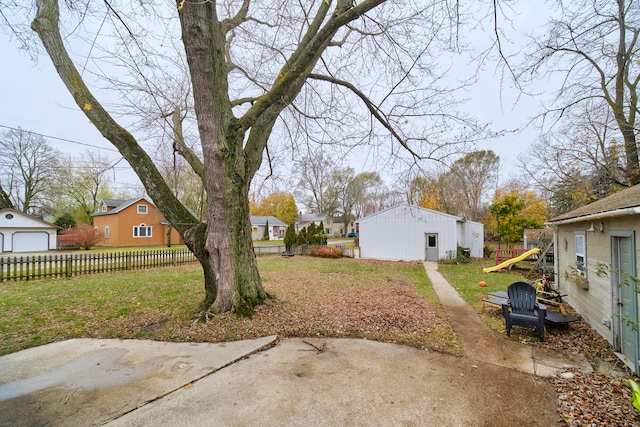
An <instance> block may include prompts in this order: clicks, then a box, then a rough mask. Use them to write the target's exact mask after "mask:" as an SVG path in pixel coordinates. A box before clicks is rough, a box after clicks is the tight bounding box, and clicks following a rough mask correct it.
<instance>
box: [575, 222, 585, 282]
mask: <svg viewBox="0 0 640 427" xmlns="http://www.w3.org/2000/svg"><path fill="white" fill-rule="evenodd" d="M575 240H576V273H578V274H579V275H580V276H582V277H585V276H586V275H587V248H586V245H585V240H586V239H585V234H584V232H583V231H581V232H577V233H576V234H575Z"/></svg>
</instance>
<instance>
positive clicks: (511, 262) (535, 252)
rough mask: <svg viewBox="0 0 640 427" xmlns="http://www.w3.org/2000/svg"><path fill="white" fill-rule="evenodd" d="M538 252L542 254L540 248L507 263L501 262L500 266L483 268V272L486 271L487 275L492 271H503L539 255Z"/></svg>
mask: <svg viewBox="0 0 640 427" xmlns="http://www.w3.org/2000/svg"><path fill="white" fill-rule="evenodd" d="M538 252H540V248H534V249H531V250H530V251H527V252H525V253H523V254H522V255H520V256H517V257H515V258H511V259H508V260H506V261H505V262H501V263H500V264H498V265H496V266H495V267H487V268H483V269H482V271H484V272H485V273H490V272H492V271H496V270H501V269H503V268H505V267H508V266H510V265H511V264H515V263H516V262H518V261H522V260H525V259H527V258H529V257H530V256H531V255H533V254H537V253H538Z"/></svg>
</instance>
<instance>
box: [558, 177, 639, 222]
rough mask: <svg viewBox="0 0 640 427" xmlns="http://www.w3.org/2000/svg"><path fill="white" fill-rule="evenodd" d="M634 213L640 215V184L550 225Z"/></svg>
mask: <svg viewBox="0 0 640 427" xmlns="http://www.w3.org/2000/svg"><path fill="white" fill-rule="evenodd" d="M633 213H637V214H640V184H638V185H635V186H633V187H630V188H627V189H625V190H622V191H619V192H618V193H615V194H612V195H610V196H608V197H605V198H604V199H600V200H596V201H595V202H593V203H589V204H588V205H585V206H582V207H579V208H578V209H574V210H572V211H571V212H567V213H565V214H562V215H560V216H558V217H556V218H553V219H550V220H549V221H548V223H552V224H554V223H555V224H557V223H563V222H571V221H572V220H581V219H589V218H598V217H602V216H615V215H625V214H633Z"/></svg>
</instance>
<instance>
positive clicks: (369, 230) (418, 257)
mask: <svg viewBox="0 0 640 427" xmlns="http://www.w3.org/2000/svg"><path fill="white" fill-rule="evenodd" d="M358 226H359V233H358V237H359V239H360V256H361V257H362V258H375V259H391V260H405V261H424V260H427V261H437V260H439V259H444V258H449V257H453V258H455V256H456V253H457V247H458V246H460V247H461V248H463V249H465V250H467V251H469V253H470V255H471V256H472V257H476V258H482V256H483V247H484V225H483V224H480V223H478V222H473V221H467V220H465V219H463V218H460V217H457V216H454V215H449V214H445V213H442V212H436V211H432V210H430V209H425V208H421V207H419V206H412V205H409V204H406V203H403V204H400V205H396V206H394V207H391V208H388V209H385V210H382V211H380V212H376V213H375V214H373V215H370V216H368V217H365V218H362V219H361V220H359V221H358Z"/></svg>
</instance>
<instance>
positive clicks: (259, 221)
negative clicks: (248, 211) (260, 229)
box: [251, 215, 287, 227]
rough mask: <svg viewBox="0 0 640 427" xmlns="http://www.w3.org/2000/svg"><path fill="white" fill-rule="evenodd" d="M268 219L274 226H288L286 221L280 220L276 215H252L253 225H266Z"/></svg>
mask: <svg viewBox="0 0 640 427" xmlns="http://www.w3.org/2000/svg"><path fill="white" fill-rule="evenodd" d="M267 221H269V225H270V226H272V227H273V226H274V225H278V226H281V227H286V226H287V224H285V223H284V222H282V221H280V220H279V219H278V218H276V217H275V216H254V215H251V225H255V226H258V225H262V226H264V225H266V224H267Z"/></svg>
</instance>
